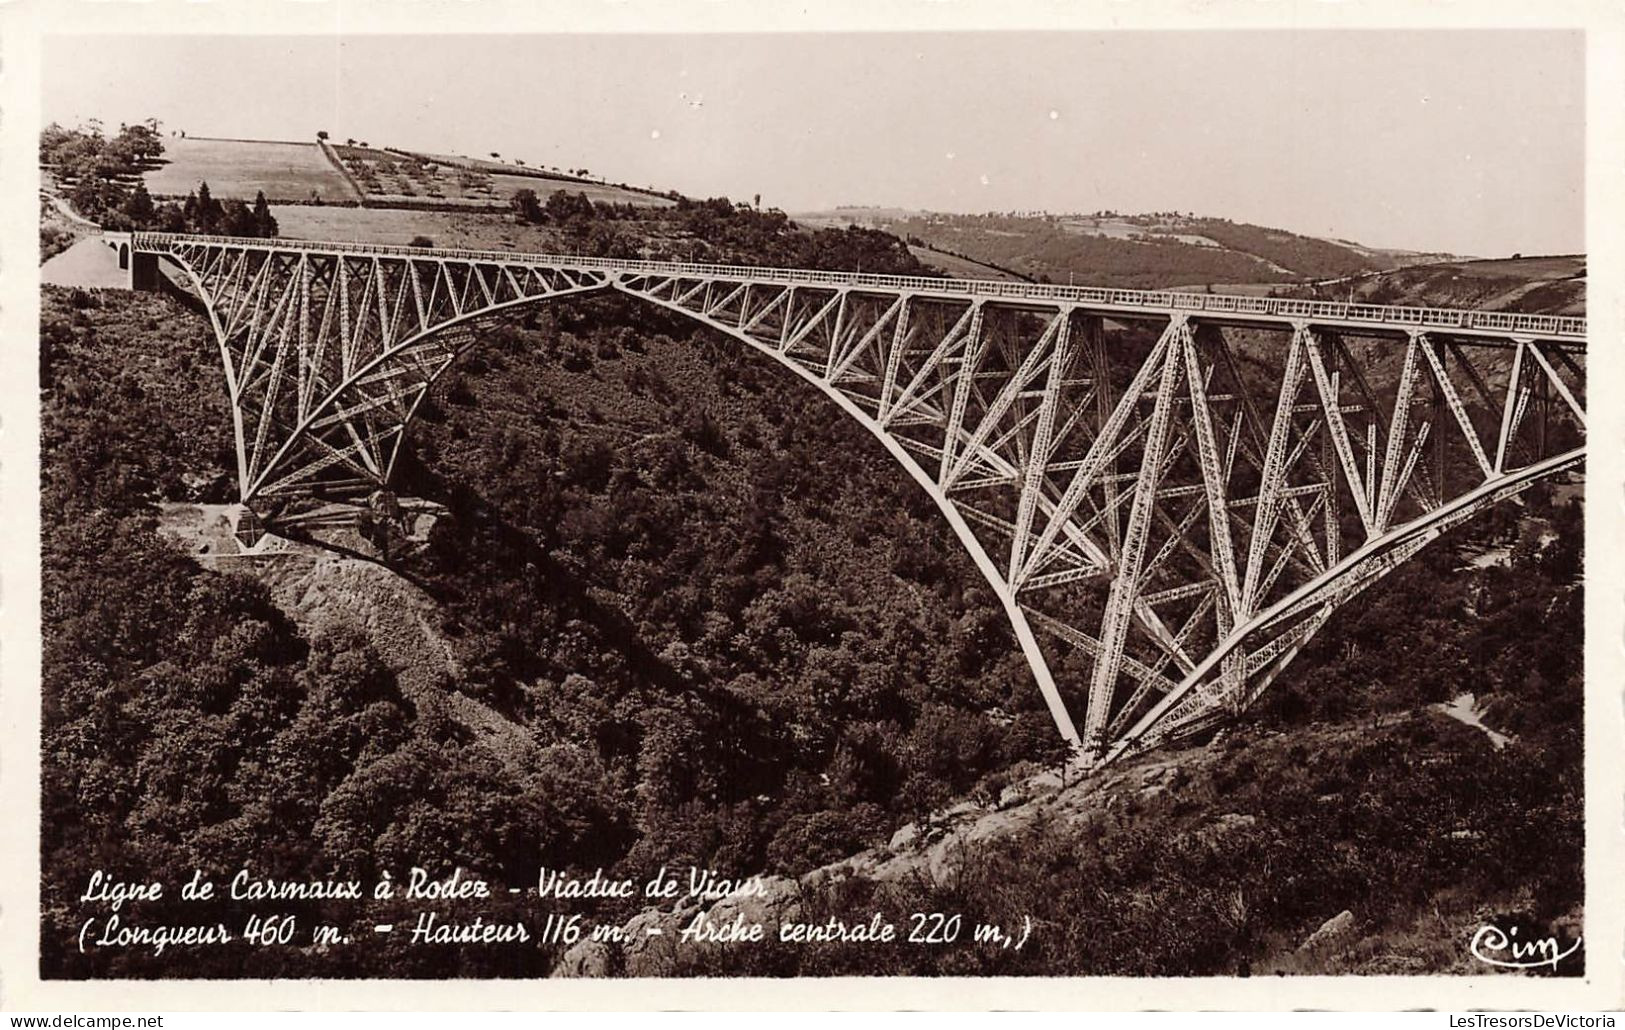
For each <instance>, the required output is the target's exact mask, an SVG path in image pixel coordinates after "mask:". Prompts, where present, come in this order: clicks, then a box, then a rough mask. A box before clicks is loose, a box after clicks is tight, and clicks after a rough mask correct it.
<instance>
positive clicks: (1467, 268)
mask: <svg viewBox="0 0 1625 1030" xmlns="http://www.w3.org/2000/svg"><path fill="white" fill-rule="evenodd" d="M1305 293H1306V295H1309V296H1316V297H1323V298H1325V299H1327V300H1350V299H1353V300H1356V301H1360V302H1363V303H1367V304H1404V305H1423V306H1432V307H1461V308H1479V309H1483V310H1488V311H1524V312H1529V313H1531V314H1540V315H1584V314H1585V313H1586V303H1585V301H1586V259H1585V255H1583V254H1578V255H1559V256H1550V257H1528V258H1525V257H1516V258H1499V259H1491V260H1482V261H1440V262H1434V263H1431V264H1420V265H1411V266H1408V267H1404V268H1396V269H1393V270H1391V271H1385V272H1377V273H1373V274H1370V275H1364V276H1360V277H1358V278H1355V279H1350V280H1345V281H1343V282H1339V283H1320V284H1317V285H1316V286H1314V287H1311V288H1309V289H1308V290H1306V291H1305Z"/></svg>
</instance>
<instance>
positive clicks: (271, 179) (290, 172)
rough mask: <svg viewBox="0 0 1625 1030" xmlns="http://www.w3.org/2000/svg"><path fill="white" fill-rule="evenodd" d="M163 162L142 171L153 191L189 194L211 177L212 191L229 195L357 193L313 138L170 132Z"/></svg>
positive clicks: (352, 196) (300, 197) (343, 196)
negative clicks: (237, 137) (196, 135)
mask: <svg viewBox="0 0 1625 1030" xmlns="http://www.w3.org/2000/svg"><path fill="white" fill-rule="evenodd" d="M162 161H163V164H162V165H160V166H159V167H158V168H156V169H154V170H152V171H150V172H147V173H146V175H145V176H144V178H145V180H146V183H147V191H148V192H150V193H151V194H153V196H160V197H161V196H175V197H179V196H185V195H186V194H187V193H189V192H191V191H192V190H195V189H197V186H198V183H199V182H207V183H208V184H209V191H210V192H211V193H213V194H214V195H215V196H216V197H219V198H221V199H225V198H227V197H237V198H240V199H243V200H253V199H254V194H255V193H256V192H258V191H260V190H264V191H265V198H266V199H267V200H269V201H270V202H271V203H273V204H275V203H277V202H278V201H283V202H287V201H295V200H297V201H308V200H309V199H311V193H312V191H315V193H317V194H318V195H319V196H321V198H322V199H323V200H328V201H349V200H357V199H359V198H358V197H357V196H356V192H355V190H353V189H351V188H350V184H349V183H348V182H345V181H344V177H343V176H342V175H340V174H339V173H338V172H337V171H336V170H335V169H334V168H333V166H332V165H331V164H329V163H328V161H327V158H325V157H323V156H322V152H321V150H320V149H319V148H318V147H317V146H316V144H315V143H272V142H261V141H257V140H225V139H201V138H196V139H194V138H187V139H181V138H178V137H168V138H166V139H165V140H164V156H163V158H162Z"/></svg>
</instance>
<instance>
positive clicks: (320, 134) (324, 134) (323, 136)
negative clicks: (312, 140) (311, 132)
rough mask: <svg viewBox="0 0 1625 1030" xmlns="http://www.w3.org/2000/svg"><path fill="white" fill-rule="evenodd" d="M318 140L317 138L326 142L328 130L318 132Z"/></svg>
mask: <svg viewBox="0 0 1625 1030" xmlns="http://www.w3.org/2000/svg"><path fill="white" fill-rule="evenodd" d="M316 138H317V139H319V140H325V139H327V130H326V129H322V130H320V131H318V132H317V133H316Z"/></svg>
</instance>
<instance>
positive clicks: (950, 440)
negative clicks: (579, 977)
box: [134, 234, 1585, 762]
mask: <svg viewBox="0 0 1625 1030" xmlns="http://www.w3.org/2000/svg"><path fill="white" fill-rule="evenodd" d="M134 242H135V249H136V251H137V252H138V253H145V254H160V255H163V256H165V257H167V258H169V259H171V260H173V261H174V262H175V263H176V264H177V265H179V267H180V268H181V270H182V272H183V274H184V275H185V277H186V278H187V279H188V280H189V282H190V283H191V286H192V288H193V290H194V291H195V292H196V293H197V294H198V296H200V297H201V298H202V299H203V301H204V303H205V306H206V307H207V309H208V311H209V317H210V318H211V320H212V321H213V324H214V328H215V333H216V337H217V339H218V341H219V344H220V351H221V357H222V360H223V361H224V364H225V368H226V381H227V388H228V392H229V395H230V398H231V402H232V408H233V414H234V418H235V419H236V434H237V454H238V480H239V484H240V487H241V493H242V498H243V500H244V502H245V503H253V502H255V501H257V500H259V499H263V498H271V497H275V496H278V495H286V494H289V493H297V492H299V491H303V490H308V489H310V488H311V487H312V486H313V485H315V484H316V483H317V482H324V483H327V484H328V485H331V482H332V478H333V473H334V472H335V471H337V470H340V469H342V470H343V471H344V474H345V475H347V476H348V477H349V480H350V481H351V482H353V483H356V484H366V485H377V484H383V483H386V482H387V481H388V479H389V475H390V471H391V468H392V466H393V463H394V461H395V458H396V454H397V452H398V450H399V447H400V443H401V439H402V437H403V435H404V433H405V431H406V428H407V426H408V425H409V424H410V422H411V419H412V416H413V414H414V412H415V411H416V410H417V408H418V406H419V405H420V404H421V403H422V401H423V399H424V397H425V395H426V394H427V392H428V390H429V389H430V388H431V386H432V385H433V383H434V382H435V380H436V378H437V377H438V376H439V375H440V374H441V373H442V372H444V371H445V370H446V368H448V367H449V366H450V365H451V364H452V362H453V361H455V359H456V358H457V356H458V355H459V354H460V353H461V352H462V351H464V350H465V349H467V348H468V347H470V346H473V345H474V344H475V343H477V342H478V341H479V339H480V337H481V335H482V333H483V332H484V331H485V330H486V329H487V328H488V327H489V326H490V325H491V324H492V323H493V322H494V321H498V320H500V319H501V318H502V317H503V315H504V314H505V313H507V312H510V311H512V310H513V309H516V308H520V307H522V306H525V305H530V304H535V303H539V302H544V301H548V300H552V299H555V298H560V297H566V296H571V295H575V294H582V293H587V292H591V291H599V290H606V289H614V290H619V291H621V292H623V293H627V294H631V295H635V296H638V297H641V298H642V299H644V300H646V301H648V302H650V303H653V304H656V305H659V306H660V307H663V308H666V309H668V310H671V311H675V312H680V313H681V314H683V315H685V316H687V317H689V318H692V319H695V320H697V321H699V322H702V323H704V324H706V325H708V326H711V327H713V328H715V329H717V330H719V331H721V332H724V333H727V334H728V335H730V336H732V337H734V338H736V339H738V340H741V341H743V342H744V343H746V344H748V345H749V346H750V347H752V348H753V349H755V350H757V351H759V352H761V353H763V354H765V355H767V356H769V357H772V358H773V359H775V360H777V361H779V362H780V363H781V364H783V365H784V366H786V367H787V368H789V369H790V370H791V371H793V372H794V373H796V374H797V375H799V376H801V377H802V378H803V379H805V380H806V381H807V382H809V383H810V384H812V385H814V386H816V387H817V388H819V389H820V390H822V391H823V392H824V393H825V394H826V395H828V396H829V397H830V398H831V399H832V400H833V401H834V402H835V403H836V404H838V405H839V406H840V407H841V408H842V409H843V410H844V411H846V412H847V413H848V414H850V415H851V416H852V417H854V418H855V419H857V420H858V421H859V422H860V423H862V424H863V425H864V426H865V427H866V428H868V429H869V430H870V431H871V432H872V433H873V434H874V435H875V436H876V437H877V438H878V439H879V440H880V441H881V443H882V444H884V445H885V446H886V448H887V449H888V450H889V451H890V452H891V453H892V454H893V456H894V457H896V458H897V460H898V461H899V462H900V463H901V464H902V466H903V467H904V468H905V469H906V470H907V471H908V472H909V474H910V475H911V476H913V478H914V479H915V480H916V482H918V483H919V484H920V486H921V487H922V488H923V489H925V490H926V491H927V493H929V494H930V496H931V497H932V499H933V500H934V501H935V502H936V503H937V505H938V507H939V508H940V509H941V511H942V513H943V515H944V516H945V517H946V518H947V520H948V522H949V524H950V525H951V526H952V528H953V530H954V532H955V534H956V535H957V536H958V538H959V540H960V541H961V542H962V543H963V544H964V546H965V548H966V550H967V551H968V552H969V553H970V555H971V557H972V559H973V560H974V561H975V563H976V565H977V567H978V568H979V570H980V571H981V573H982V574H983V576H984V577H985V578H986V579H987V581H988V583H989V584H990V585H991V587H992V588H993V591H994V593H995V594H996V595H997V597H998V598H999V600H1000V602H1001V604H1002V605H1003V607H1004V610H1005V613H1006V615H1007V616H1008V617H1009V619H1010V623H1011V626H1012V629H1013V631H1014V635H1015V637H1016V639H1017V641H1018V643H1019V644H1020V646H1021V649H1022V651H1023V652H1024V654H1025V656H1026V658H1027V660H1028V663H1029V664H1030V665H1031V667H1032V670H1033V675H1034V678H1035V679H1036V681H1037V684H1038V687H1039V690H1040V693H1041V695H1042V697H1043V699H1044V701H1045V703H1046V705H1047V706H1048V709H1049V712H1050V714H1051V716H1052V717H1053V719H1054V721H1055V725H1056V727H1057V729H1058V730H1059V731H1060V733H1061V734H1062V736H1063V737H1065V738H1066V740H1068V741H1069V742H1071V743H1073V744H1074V745H1077V746H1078V747H1079V748H1080V749H1081V751H1082V754H1083V755H1084V756H1085V757H1086V758H1087V759H1088V760H1090V761H1093V762H1101V761H1108V760H1110V759H1112V758H1115V757H1117V756H1119V755H1121V754H1123V753H1124V752H1125V751H1127V750H1130V749H1132V748H1137V747H1144V746H1149V745H1152V744H1155V743H1158V742H1162V741H1168V740H1172V739H1176V738H1180V737H1183V736H1188V735H1190V734H1192V733H1195V732H1198V731H1200V730H1202V729H1205V728H1207V727H1209V726H1211V725H1213V724H1214V723H1215V722H1216V721H1218V720H1221V719H1223V718H1226V717H1228V716H1231V715H1233V714H1235V713H1237V712H1239V711H1241V710H1242V709H1244V708H1245V707H1246V706H1247V705H1248V704H1250V703H1251V702H1252V701H1253V700H1254V699H1255V698H1256V697H1257V696H1258V695H1259V694H1260V692H1261V691H1263V690H1264V688H1265V687H1267V686H1268V685H1269V683H1270V682H1271V681H1272V680H1273V679H1274V678H1275V677H1276V676H1277V675H1278V674H1279V673H1280V671H1281V670H1282V669H1283V668H1284V667H1285V666H1286V665H1287V664H1288V663H1289V662H1290V661H1291V660H1292V658H1293V657H1294V656H1295V655H1296V654H1297V652H1298V651H1299V649H1301V648H1302V647H1303V645H1304V644H1305V642H1307V641H1308V639H1309V638H1310V637H1311V636H1313V634H1314V633H1315V632H1316V631H1317V630H1319V629H1320V628H1321V627H1322V626H1323V625H1324V624H1325V623H1326V621H1327V620H1328V619H1329V618H1330V617H1331V615H1332V614H1333V613H1334V612H1335V611H1336V610H1337V609H1338V608H1339V607H1340V606H1341V605H1343V604H1345V603H1346V602H1347V601H1349V600H1350V599H1351V598H1352V597H1354V596H1355V595H1356V594H1358V593H1359V592H1360V591H1361V590H1363V589H1364V588H1365V587H1366V586H1368V585H1369V584H1371V583H1373V582H1375V581H1376V580H1377V579H1379V578H1381V577H1382V576H1383V575H1385V574H1387V573H1388V572H1389V571H1391V570H1392V569H1394V568H1395V567H1397V566H1398V565H1399V564H1400V563H1402V562H1404V561H1405V560H1406V559H1408V558H1409V557H1411V556H1412V555H1413V554H1415V553H1416V551H1418V550H1419V549H1420V548H1421V547H1422V546H1424V545H1425V544H1427V543H1428V542H1429V541H1431V540H1433V539H1435V538H1437V537H1438V536H1439V535H1440V534H1441V533H1443V532H1445V531H1446V530H1448V529H1449V528H1451V527H1452V526H1454V525H1456V524H1458V523H1459V522H1461V521H1463V520H1464V519H1467V518H1470V517H1471V516H1472V515H1474V514H1476V513H1478V512H1479V511H1481V510H1483V509H1484V508H1485V507H1487V506H1488V505H1490V504H1493V503H1495V502H1497V501H1499V500H1501V499H1503V498H1506V497H1508V496H1511V495H1513V494H1516V493H1517V492H1519V491H1520V490H1522V489H1524V488H1525V487H1527V486H1529V485H1530V484H1532V483H1534V482H1537V481H1539V480H1541V479H1543V478H1549V477H1552V476H1555V475H1558V474H1560V473H1564V472H1566V471H1568V470H1571V469H1575V468H1577V467H1578V466H1579V465H1580V464H1581V462H1582V461H1583V458H1584V430H1585V410H1584V369H1583V364H1584V338H1585V337H1584V334H1585V324H1584V321H1583V320H1579V319H1560V318H1551V317H1546V316H1519V315H1508V314H1504V313H1495V312H1465V311H1438V310H1424V309H1415V308H1377V307H1370V306H1361V305H1341V304H1326V303H1321V302H1308V301H1291V300H1286V301H1283V300H1266V299H1262V298H1241V297H1222V296H1221V297H1215V296H1208V295H1192V294H1169V293H1146V292H1141V291H1121V290H1093V289H1079V288H1068V287H1049V286H1036V285H1030V284H1016V283H964V282H953V281H942V280H932V279H901V278H891V277H883V276H862V275H845V274H841V273H825V272H809V271H797V270H783V269H751V268H738V267H728V266H692V265H663V264H656V263H650V262H638V261H610V260H598V259H586V258H566V257H555V256H543V255H525V254H495V253H483V252H465V251H434V250H430V251H413V250H404V249H397V248H379V247H361V246H346V245H342V244H299V243H290V242H286V241H249V240H229V239H221V238H201V237H174V236H170V237H164V236H152V235H141V234H138V235H137V236H136V237H135V241H134ZM1079 716H1081V725H1080V724H1079V722H1078V721H1076V720H1077V718H1078V717H1079Z"/></svg>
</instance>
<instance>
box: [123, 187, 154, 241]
mask: <svg viewBox="0 0 1625 1030" xmlns="http://www.w3.org/2000/svg"><path fill="white" fill-rule="evenodd" d="M123 210H124V214H125V215H126V216H127V217H128V218H129V219H130V224H131V226H132V227H134V228H136V229H145V228H148V227H149V226H151V225H152V222H153V216H154V215H155V214H156V213H157V212H156V210H155V208H154V206H153V203H152V194H150V193H148V192H147V184H146V183H145V182H139V181H138V182H137V183H136V184H135V189H133V190H131V191H130V195H129V197H128V198H126V199H125V201H124V207H123Z"/></svg>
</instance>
